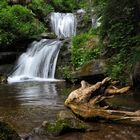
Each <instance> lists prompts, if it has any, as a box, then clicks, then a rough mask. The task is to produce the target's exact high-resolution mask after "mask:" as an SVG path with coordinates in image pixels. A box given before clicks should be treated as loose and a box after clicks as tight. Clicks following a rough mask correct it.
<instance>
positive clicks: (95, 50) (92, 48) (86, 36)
mask: <svg viewBox="0 0 140 140" xmlns="http://www.w3.org/2000/svg"><path fill="white" fill-rule="evenodd" d="M101 50H102V49H101V45H100V44H99V43H98V38H97V36H95V35H94V34H93V32H90V31H89V32H87V33H81V34H79V35H77V36H75V37H73V39H72V49H71V53H72V64H73V66H74V67H75V68H79V67H81V66H82V65H84V64H85V63H86V62H88V61H90V60H91V59H93V58H97V57H98V56H99V55H100V54H101Z"/></svg>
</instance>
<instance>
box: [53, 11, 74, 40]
mask: <svg viewBox="0 0 140 140" xmlns="http://www.w3.org/2000/svg"><path fill="white" fill-rule="evenodd" d="M51 25H52V30H53V31H54V32H55V34H56V35H57V37H58V38H67V37H71V36H73V35H75V34H76V27H77V20H76V16H75V15H74V14H72V13H52V14H51Z"/></svg>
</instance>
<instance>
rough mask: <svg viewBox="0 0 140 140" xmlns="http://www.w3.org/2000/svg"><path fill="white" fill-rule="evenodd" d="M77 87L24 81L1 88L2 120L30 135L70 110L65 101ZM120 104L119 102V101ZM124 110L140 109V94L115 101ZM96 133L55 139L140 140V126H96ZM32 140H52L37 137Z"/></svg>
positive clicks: (0, 107) (95, 124)
mask: <svg viewBox="0 0 140 140" xmlns="http://www.w3.org/2000/svg"><path fill="white" fill-rule="evenodd" d="M74 88H75V87H71V86H70V85H67V84H66V83H65V82H22V83H11V84H2V85H0V119H2V120H4V121H6V122H8V123H10V124H11V125H12V126H13V127H14V128H15V129H16V130H17V132H18V133H19V134H21V135H22V134H26V133H29V132H31V131H32V129H33V128H36V127H38V126H39V125H41V123H42V122H43V121H44V120H50V121H51V120H53V119H54V118H56V115H57V113H58V112H59V111H61V110H66V108H65V107H64V105H63V104H64V100H65V99H66V95H68V93H70V92H71V91H72V90H73V89H74ZM118 101H119V102H118ZM112 102H113V104H116V105H118V106H119V107H121V108H122V109H123V108H124V109H126V108H127V109H128V110H135V109H140V95H139V94H137V95H135V96H134V95H133V94H130V95H129V96H118V97H116V98H114V100H113V101H112ZM90 125H92V127H93V128H94V130H95V131H94V132H87V133H78V132H75V133H69V134H66V135H63V136H60V137H56V138H54V139H53V140H140V127H134V126H133V127H132V126H128V125H118V124H105V123H102V124H101V123H92V124H90ZM32 140H51V139H50V138H47V137H37V136H36V137H34V138H32Z"/></svg>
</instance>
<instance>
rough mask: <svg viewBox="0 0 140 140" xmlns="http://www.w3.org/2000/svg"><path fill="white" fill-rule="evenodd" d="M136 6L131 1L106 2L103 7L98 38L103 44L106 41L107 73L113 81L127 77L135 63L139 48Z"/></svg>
mask: <svg viewBox="0 0 140 140" xmlns="http://www.w3.org/2000/svg"><path fill="white" fill-rule="evenodd" d="M138 5H139V4H138V1H133V0H124V1H121V0H108V1H106V6H105V7H104V8H105V9H104V13H103V15H102V19H101V20H102V24H101V30H100V36H101V39H102V41H103V42H104V41H105V40H107V44H106V47H105V49H106V50H107V51H108V54H110V56H109V57H110V58H109V60H110V62H109V65H108V69H107V73H108V74H109V75H111V76H112V77H113V78H115V79H124V80H125V79H126V78H124V77H129V74H130V71H131V69H132V66H133V63H135V62H134V61H136V59H135V56H136V55H135V54H137V50H136V49H135V48H139V47H140V38H139V35H140V30H139V29H140V24H139V17H140V11H139V7H138ZM136 46H137V47H136ZM134 50H135V51H134ZM132 52H133V54H132ZM137 56H138V55H137ZM139 58H140V57H139Z"/></svg>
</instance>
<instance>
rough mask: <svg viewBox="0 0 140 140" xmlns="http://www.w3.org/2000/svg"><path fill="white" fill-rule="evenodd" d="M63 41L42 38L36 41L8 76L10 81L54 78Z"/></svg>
mask: <svg viewBox="0 0 140 140" xmlns="http://www.w3.org/2000/svg"><path fill="white" fill-rule="evenodd" d="M60 47H61V41H59V40H49V39H42V40H40V41H39V42H37V41H34V42H33V43H32V44H31V46H30V47H29V48H28V49H27V52H25V53H23V54H22V55H21V56H20V57H19V59H18V61H17V65H16V66H15V68H14V69H15V71H14V72H13V73H12V75H11V76H10V77H9V78H8V81H9V82H15V81H16V82H17V81H25V80H42V79H44V80H45V79H54V75H55V68H56V63H57V57H58V53H59V50H60Z"/></svg>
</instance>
